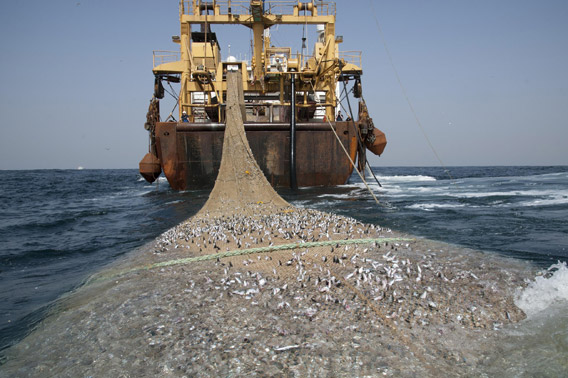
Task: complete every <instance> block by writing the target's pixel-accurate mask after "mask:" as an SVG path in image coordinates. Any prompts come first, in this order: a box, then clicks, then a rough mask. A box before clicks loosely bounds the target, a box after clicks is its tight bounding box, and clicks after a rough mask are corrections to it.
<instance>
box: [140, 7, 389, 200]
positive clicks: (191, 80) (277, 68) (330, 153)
mask: <svg viewBox="0 0 568 378" xmlns="http://www.w3.org/2000/svg"><path fill="white" fill-rule="evenodd" d="M335 22H336V6H335V3H333V2H325V1H311V2H297V1H261V0H250V1H244V0H242V1H231V0H227V1H209V2H205V1H198V0H193V1H180V26H181V30H180V35H179V36H173V37H172V41H173V42H174V43H176V44H178V45H179V51H172V52H167V51H155V52H154V66H153V73H154V93H153V96H152V100H151V101H150V105H149V109H148V113H147V116H146V118H147V120H146V123H145V125H144V127H145V128H146V130H148V132H149V139H150V142H149V152H148V153H147V154H146V155H145V156H144V158H143V159H142V160H141V161H140V173H141V175H142V176H143V177H144V178H145V179H146V180H147V181H148V182H153V181H155V180H156V179H157V178H158V176H159V175H160V174H161V172H162V171H163V172H164V175H165V177H166V178H167V180H168V182H169V184H170V186H171V187H172V188H173V189H175V190H188V189H199V188H207V187H213V185H214V183H215V179H216V177H217V172H218V170H219V166H220V162H221V154H222V146H223V134H224V129H225V121H226V119H225V110H226V107H225V106H226V93H227V81H226V76H227V72H229V71H241V74H242V81H243V82H242V84H243V95H244V107H245V114H246V117H245V118H246V119H245V120H244V126H245V132H246V136H247V139H248V142H249V144H250V148H251V150H252V154H253V155H254V157H255V159H256V161H257V163H258V165H259V167H260V168H261V170H262V171H263V173H264V175H265V176H266V178H267V179H268V181H269V182H270V183H271V184H272V185H273V186H274V187H292V188H296V187H307V186H333V185H342V184H345V183H346V182H347V180H348V179H349V176H350V175H351V173H352V172H353V169H354V167H355V165H356V166H357V169H358V170H359V171H362V170H364V169H365V166H366V165H368V162H367V158H366V152H367V149H369V150H370V151H371V152H373V153H374V154H376V155H381V154H382V152H383V150H384V148H385V146H386V138H385V135H384V133H383V132H381V131H380V130H379V129H377V128H376V127H375V126H374V124H373V120H372V119H371V117H370V116H369V113H368V110H367V106H366V104H365V101H364V99H363V93H362V85H361V75H362V74H363V70H362V65H361V52H356V51H340V50H339V49H338V46H339V44H340V43H342V42H343V37H342V36H340V35H336V33H335V29H336V25H335ZM223 24H225V25H233V26H234V27H246V28H249V29H250V30H251V31H252V33H251V35H252V41H251V49H252V52H251V57H250V59H242V60H238V59H237V58H235V57H234V56H230V55H229V56H227V57H226V59H223V58H222V56H221V47H220V42H219V40H218V38H217V34H216V33H215V32H214V28H215V26H216V25H223ZM277 25H296V26H297V27H298V28H299V29H300V32H299V34H298V38H301V40H302V51H301V52H292V48H290V47H284V46H275V44H274V41H273V40H272V39H271V33H270V29H271V28H272V27H274V26H277ZM212 27H213V28H212ZM308 27H312V28H313V27H315V29H316V38H315V39H316V40H315V42H314V43H313V50H312V51H311V52H310V53H308V49H307V47H306V46H305V45H306V28H308ZM228 42H229V43H230V41H228ZM172 83H174V85H179V88H180V89H179V91H176V92H177V93H176V92H173V93H172V92H171V91H168V92H169V93H170V94H171V95H172V96H173V97H174V98H175V102H176V110H175V112H176V113H177V114H176V115H177V118H176V117H174V116H173V112H172V113H170V114H169V115H168V117H167V118H166V119H165V120H164V121H162V120H161V119H160V100H161V99H163V98H164V95H165V89H164V84H167V85H168V86H170V87H171V84H172ZM172 88H173V87H172ZM350 92H352V97H353V100H354V101H357V102H358V105H357V108H356V111H357V114H352V112H351V109H353V108H355V104H354V106H353V108H352V107H351V104H350V103H349V95H348V94H349V93H350ZM342 99H343V100H347V102H348V105H347V106H346V107H345V108H343V114H345V119H344V118H343V117H342V116H341V110H342ZM344 102H345V101H344ZM355 162H356V163H355Z"/></svg>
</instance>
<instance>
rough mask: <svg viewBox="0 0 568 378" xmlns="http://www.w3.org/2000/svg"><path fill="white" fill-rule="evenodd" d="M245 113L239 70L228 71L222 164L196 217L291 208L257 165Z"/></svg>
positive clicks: (258, 212) (260, 212) (250, 213)
mask: <svg viewBox="0 0 568 378" xmlns="http://www.w3.org/2000/svg"><path fill="white" fill-rule="evenodd" d="M244 114H245V108H244V95H243V82H242V76H241V73H240V72H229V73H228V74H227V110H226V115H227V123H226V127H225V136H224V141H223V156H222V158H221V166H220V168H219V174H218V176H217V179H216V181H215V186H214V187H213V191H212V192H211V194H210V195H209V199H208V200H207V202H206V203H205V205H204V206H203V208H202V209H201V210H200V211H199V213H198V214H197V217H202V216H206V215H209V216H218V215H225V216H229V215H233V214H246V215H253V214H254V215H259V214H270V213H274V212H275V211H280V210H282V209H285V208H292V206H291V205H290V204H289V203H288V202H286V201H285V200H284V199H283V198H282V197H280V196H279V195H278V193H276V191H275V190H274V189H273V188H272V186H271V185H270V183H269V182H268V180H267V179H266V177H265V176H264V174H263V173H262V171H261V169H260V167H259V166H258V164H257V162H256V160H255V158H254V156H253V154H252V151H251V149H250V146H249V143H248V141H247V138H246V134H245V128H244V123H243V118H244V117H243V116H244Z"/></svg>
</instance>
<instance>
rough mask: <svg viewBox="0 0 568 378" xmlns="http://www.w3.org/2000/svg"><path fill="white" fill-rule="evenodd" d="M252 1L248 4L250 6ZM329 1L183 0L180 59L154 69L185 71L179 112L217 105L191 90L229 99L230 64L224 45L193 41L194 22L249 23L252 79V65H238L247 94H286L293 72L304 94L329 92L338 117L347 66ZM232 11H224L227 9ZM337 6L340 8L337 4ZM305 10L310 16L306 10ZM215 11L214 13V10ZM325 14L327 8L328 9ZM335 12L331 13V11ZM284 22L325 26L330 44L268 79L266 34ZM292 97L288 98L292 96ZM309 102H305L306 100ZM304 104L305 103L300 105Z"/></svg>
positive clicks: (330, 114) (330, 108)
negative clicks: (223, 56)
mask: <svg viewBox="0 0 568 378" xmlns="http://www.w3.org/2000/svg"><path fill="white" fill-rule="evenodd" d="M244 3H246V6H244ZM329 4H330V3H323V2H317V3H316V2H314V1H312V2H308V3H301V2H293V1H272V2H266V4H265V2H264V1H261V0H250V2H249V1H246V2H245V1H230V0H228V1H211V2H204V1H200V0H192V1H191V2H190V1H183V0H182V1H180V25H181V35H180V38H179V40H178V41H176V42H178V43H179V44H180V57H181V59H180V60H179V61H177V62H170V63H164V64H161V65H158V66H156V67H155V68H154V73H178V74H181V90H180V97H179V101H180V103H179V105H180V107H179V111H180V113H181V111H182V110H186V111H188V110H190V109H191V108H192V107H204V106H211V107H217V106H218V105H217V104H211V102H210V101H211V98H210V96H207V101H208V103H207V104H192V103H191V94H192V93H193V92H202V93H203V92H206V93H211V92H214V93H216V95H217V99H218V101H219V102H220V103H222V102H223V93H224V92H226V90H227V87H226V85H227V84H226V81H224V80H223V73H224V72H223V71H224V70H225V69H226V66H227V63H226V62H221V60H220V51H219V47H218V46H216V45H214V44H212V43H210V42H207V38H205V42H193V43H192V42H191V26H192V25H200V26H201V25H204V26H205V27H204V28H203V30H205V32H206V33H207V30H208V29H209V25H215V24H234V25H244V26H246V27H249V28H251V29H252V31H253V46H254V48H253V52H254V56H253V58H252V61H251V66H252V77H251V78H249V77H247V76H248V75H247V67H246V63H244V62H238V63H232V64H233V65H240V66H241V67H240V69H241V71H242V72H243V89H244V91H245V92H258V93H266V92H281V98H280V99H281V102H284V99H283V98H282V88H283V82H284V81H285V80H289V75H291V74H292V73H295V74H298V75H299V80H298V81H297V82H298V84H297V89H296V90H297V91H298V92H304V94H306V93H308V92H313V91H323V92H325V93H326V100H325V104H321V105H324V106H325V107H326V116H327V118H328V119H334V114H335V107H336V106H337V98H336V94H335V88H336V83H337V77H338V75H339V73H340V69H341V68H340V67H341V66H345V62H344V61H340V59H339V58H338V51H337V41H336V38H335V11H333V12H329ZM265 5H269V7H270V8H271V7H272V5H277V6H288V8H289V9H291V10H292V12H291V14H273V13H270V12H265ZM318 5H322V6H323V5H326V6H328V7H327V10H328V12H325V13H327V14H321V15H320V14H318ZM222 6H223V8H224V9H226V11H225V12H223V13H222V11H221V8H222ZM231 6H234V7H235V8H236V7H240V9H241V10H242V9H245V12H244V13H243V12H241V13H240V14H239V13H233V12H231ZM333 9H335V7H334V4H333ZM301 11H304V13H305V14H300V12H301ZM209 12H212V14H209ZM322 13H323V12H322ZM330 13H331V14H330ZM277 24H283V25H305V24H309V25H318V24H319V25H323V26H324V43H317V44H316V46H315V49H316V55H315V56H313V57H310V58H309V59H307V61H306V62H298V60H297V59H296V60H294V59H290V64H289V65H288V70H287V71H285V72H278V73H274V72H271V74H272V75H274V76H279V78H278V79H277V80H270V81H268V82H265V81H264V78H265V76H266V74H267V73H268V72H267V65H266V63H267V62H268V60H269V59H268V55H267V53H268V51H269V50H270V40H269V38H268V37H267V38H263V34H264V30H265V29H267V28H270V27H271V26H274V25H277ZM349 66H350V70H349V71H350V72H351V73H353V72H358V73H362V70H361V68H360V67H357V66H354V65H352V64H349ZM286 100H287V99H286ZM304 102H305V100H304ZM299 106H302V104H299Z"/></svg>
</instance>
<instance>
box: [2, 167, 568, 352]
mask: <svg viewBox="0 0 568 378" xmlns="http://www.w3.org/2000/svg"><path fill="white" fill-rule="evenodd" d="M374 172H375V174H376V175H377V178H378V180H379V181H380V183H381V184H382V186H379V185H378V184H377V183H376V182H375V181H374V179H373V178H372V177H371V176H368V177H367V180H368V183H369V185H370V187H371V189H372V190H373V191H374V192H375V193H376V194H377V197H378V198H379V200H380V204H376V203H375V202H374V200H373V199H372V197H371V196H370V195H369V194H368V192H367V189H366V188H365V186H364V184H363V183H362V182H361V180H360V178H359V177H358V176H356V175H354V176H352V178H351V180H350V182H349V183H348V184H347V185H343V186H340V187H335V188H303V189H300V190H299V191H298V192H292V191H290V190H280V193H281V195H282V196H284V197H285V198H286V199H287V200H288V201H290V202H291V203H292V204H294V205H296V206H301V207H309V208H315V209H318V210H323V211H331V212H335V213H339V214H342V215H347V216H351V217H354V218H357V219H359V220H361V221H363V222H370V223H374V224H379V225H381V226H385V227H391V228H393V229H396V230H400V231H404V232H408V233H411V234H414V235H417V236H422V237H427V238H430V239H436V240H441V241H445V242H449V243H453V244H459V245H463V246H467V247H471V248H474V249H479V250H484V251H487V252H491V253H497V254H502V255H506V256H510V257H514V258H518V259H525V260H529V261H531V262H532V263H534V264H535V265H536V266H538V267H540V268H543V269H545V268H547V267H549V266H551V265H553V264H556V267H555V268H554V269H553V271H556V273H555V274H554V277H553V278H554V280H552V281H550V280H548V281H547V280H545V281H542V282H540V281H535V282H534V284H533V286H531V290H533V291H527V293H529V294H527V295H529V297H528V298H530V296H531V295H532V297H533V298H540V299H542V298H544V297H547V298H549V299H550V300H549V302H546V303H545V304H544V305H543V304H542V303H540V302H539V303H538V304H535V301H534V300H532V301H531V300H526V298H525V299H523V298H521V297H519V301H520V302H519V303H521V304H522V305H523V306H526V307H522V308H523V309H524V310H525V311H526V312H527V313H528V312H530V311H534V312H535V313H540V314H542V313H546V314H547V316H550V314H552V313H555V314H559V315H557V316H553V317H552V318H549V317H548V318H546V319H545V320H541V323H542V324H546V327H548V328H547V331H546V332H548V333H546V335H547V336H544V337H547V338H549V339H550V340H551V341H550V343H547V342H546V340H545V341H544V344H546V345H551V346H552V347H553V348H556V347H557V346H558V345H559V346H558V348H560V349H559V350H560V353H567V360H568V324H567V323H568V322H566V316H565V315H562V314H565V313H566V312H565V311H558V310H555V311H554V312H553V310H552V309H557V308H561V309H568V306H566V302H568V273H567V271H568V269H566V266H565V265H563V264H562V263H558V262H559V261H560V262H563V261H567V260H568V167H566V166H552V167H451V168H449V169H448V170H444V169H441V168H423V167H386V168H385V167H375V168H374ZM2 175H3V180H2V181H0V198H1V199H2V201H0V350H2V349H5V348H6V347H8V346H9V345H11V344H13V343H14V342H17V341H18V340H19V339H21V338H22V337H23V336H24V335H25V334H26V333H27V332H29V330H30V329H32V328H33V326H34V325H35V324H37V322H39V321H40V320H41V319H42V318H43V317H44V316H45V313H46V311H47V310H48V309H49V306H50V304H52V303H53V302H54V301H55V300H56V299H57V298H58V297H59V296H60V295H61V294H63V293H65V292H67V291H69V290H72V289H73V288H75V287H77V286H78V285H80V284H81V282H83V281H84V280H85V279H86V278H87V277H88V275H89V274H91V273H94V272H95V271H97V270H98V269H100V268H101V267H103V266H104V265H105V264H108V263H111V262H112V261H114V260H116V259H117V258H118V257H119V256H121V255H123V254H125V253H127V252H129V251H131V250H132V249H134V248H136V247H138V246H141V245H143V244H145V243H147V242H149V241H151V240H153V239H154V238H155V237H156V236H158V235H159V234H160V233H162V232H164V231H165V230H167V229H168V228H170V227H172V226H174V225H176V224H177V223H179V222H181V221H183V220H184V219H186V218H188V217H190V216H192V215H193V214H195V213H196V212H197V211H198V210H199V209H200V207H201V206H202V205H203V204H204V203H205V201H206V199H207V195H208V192H207V191H185V192H175V191H172V190H171V189H170V188H169V186H168V184H167V181H165V179H163V178H160V179H159V180H158V182H157V183H155V184H153V185H150V184H148V183H146V182H145V181H144V180H143V179H141V177H140V176H139V174H138V172H137V170H133V169H132V170H37V171H2ZM523 300H524V301H525V302H522V301H523ZM537 302H538V301H537ZM548 308H550V311H549V312H547V311H546V310H547V309H548ZM543 310H544V311H543ZM535 316H536V315H535ZM535 319H536V318H535ZM535 322H536V320H535ZM537 323H538V322H537ZM538 324H540V323H538ZM534 327H536V329H540V328H538V327H539V326H538V325H534ZM539 332H540V331H535V333H536V334H537V335H538V334H542V333H543V332H540V333H539ZM531 335H532V334H531ZM515 337H517V336H515V335H512V336H511V340H512V341H511V343H512V345H518V344H519V340H518V339H517V338H515ZM527 337H528V336H527ZM531 340H532V339H531ZM554 340H556V341H557V343H556V344H555V341H554ZM527 342H528V341H527ZM531 342H532V341H531ZM511 348H513V347H511ZM505 349H506V348H505ZM505 349H504V350H505ZM513 349H514V348H513ZM547 351H548V350H547ZM507 353H508V355H512V354H513V352H511V350H509V351H508V352H507ZM523 359H525V360H526V358H525V357H523Z"/></svg>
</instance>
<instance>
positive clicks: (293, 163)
mask: <svg viewBox="0 0 568 378" xmlns="http://www.w3.org/2000/svg"><path fill="white" fill-rule="evenodd" d="M291 86H292V88H291V95H290V113H291V114H290V188H292V189H293V190H296V189H298V182H297V181H296V75H295V74H292V75H291Z"/></svg>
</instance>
